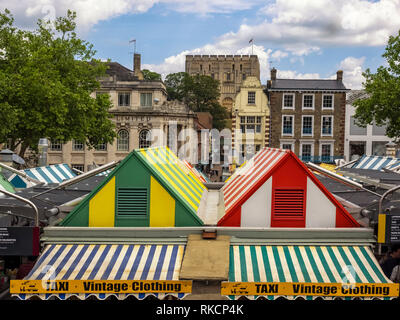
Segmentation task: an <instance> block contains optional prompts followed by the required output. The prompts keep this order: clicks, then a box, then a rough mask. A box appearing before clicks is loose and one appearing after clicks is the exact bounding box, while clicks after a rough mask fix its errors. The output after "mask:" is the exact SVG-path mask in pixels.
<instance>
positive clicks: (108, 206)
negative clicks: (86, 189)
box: [89, 176, 115, 227]
mask: <svg viewBox="0 0 400 320" xmlns="http://www.w3.org/2000/svg"><path fill="white" fill-rule="evenodd" d="M114 226H115V176H114V177H113V178H112V179H111V180H110V181H108V183H107V184H106V185H105V186H104V187H103V188H101V190H99V191H98V192H97V194H96V195H95V196H94V197H93V198H92V199H91V200H90V201H89V227H114Z"/></svg>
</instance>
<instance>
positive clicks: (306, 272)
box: [229, 245, 392, 300]
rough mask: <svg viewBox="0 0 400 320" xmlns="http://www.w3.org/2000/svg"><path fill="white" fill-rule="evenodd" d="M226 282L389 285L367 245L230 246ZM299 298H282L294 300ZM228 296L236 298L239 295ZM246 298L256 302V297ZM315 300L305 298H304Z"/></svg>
mask: <svg viewBox="0 0 400 320" xmlns="http://www.w3.org/2000/svg"><path fill="white" fill-rule="evenodd" d="M229 282H269V283H270V282H275V283H326V284H328V283H331V284H332V283H338V284H343V283H357V284H360V283H362V284H382V283H383V284H391V283H392V282H391V281H390V280H389V279H387V278H386V276H385V275H384V273H383V272H382V270H381V268H380V266H379V264H378V262H377V261H376V259H375V257H374V255H373V254H372V252H371V250H370V249H369V247H367V246H279V245H276V246H275V245H273V246H272V245H271V246H265V245H233V246H231V247H230V266H229ZM299 296H301V295H299ZM299 296H284V297H285V298H287V299H295V298H296V297H299ZM229 297H230V298H231V299H238V298H239V297H240V295H235V296H229ZM302 297H304V296H302ZM247 298H248V299H257V298H259V296H247ZM266 298H267V299H270V300H273V299H276V298H278V296H273V295H267V296H266ZM314 298H316V297H315V296H307V298H306V299H314ZM324 298H330V299H332V298H334V297H324ZM346 299H348V297H346ZM366 299H367V298H366ZM385 299H386V298H385Z"/></svg>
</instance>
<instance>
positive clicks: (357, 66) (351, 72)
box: [335, 57, 365, 89]
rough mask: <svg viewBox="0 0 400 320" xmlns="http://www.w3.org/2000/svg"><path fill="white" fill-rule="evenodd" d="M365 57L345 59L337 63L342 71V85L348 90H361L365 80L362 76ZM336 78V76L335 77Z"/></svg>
mask: <svg viewBox="0 0 400 320" xmlns="http://www.w3.org/2000/svg"><path fill="white" fill-rule="evenodd" d="M364 62H365V57H361V58H354V57H347V58H346V59H344V60H342V61H341V62H340V63H339V69H341V70H343V83H344V85H345V86H346V88H348V89H361V88H362V83H363V81H365V78H364V77H363V75H362V72H363V64H364ZM335 77H336V76H335Z"/></svg>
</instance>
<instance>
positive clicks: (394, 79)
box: [354, 31, 400, 140]
mask: <svg viewBox="0 0 400 320" xmlns="http://www.w3.org/2000/svg"><path fill="white" fill-rule="evenodd" d="M382 57H384V58H385V59H386V62H387V65H383V66H380V67H379V68H378V69H377V71H376V73H372V72H371V71H370V69H367V70H366V71H365V72H364V73H363V76H364V77H365V79H366V80H365V82H364V83H363V85H364V88H365V91H366V92H367V93H368V96H369V97H368V98H367V99H359V100H357V101H355V102H354V105H355V106H356V113H355V118H356V119H357V123H358V124H359V125H361V126H364V127H365V126H366V125H367V124H372V123H374V122H375V124H376V125H378V126H382V125H385V124H386V125H387V128H386V135H387V136H388V137H391V138H396V139H397V140H398V139H399V138H400V31H399V33H398V35H397V36H390V37H389V41H388V44H387V46H386V48H385V52H384V54H383V55H382Z"/></svg>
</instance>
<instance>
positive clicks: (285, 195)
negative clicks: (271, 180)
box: [273, 189, 304, 218]
mask: <svg viewBox="0 0 400 320" xmlns="http://www.w3.org/2000/svg"><path fill="white" fill-rule="evenodd" d="M273 215H274V216H275V217H276V218H300V217H303V216H304V190H302V189H275V192H274V208H273Z"/></svg>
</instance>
